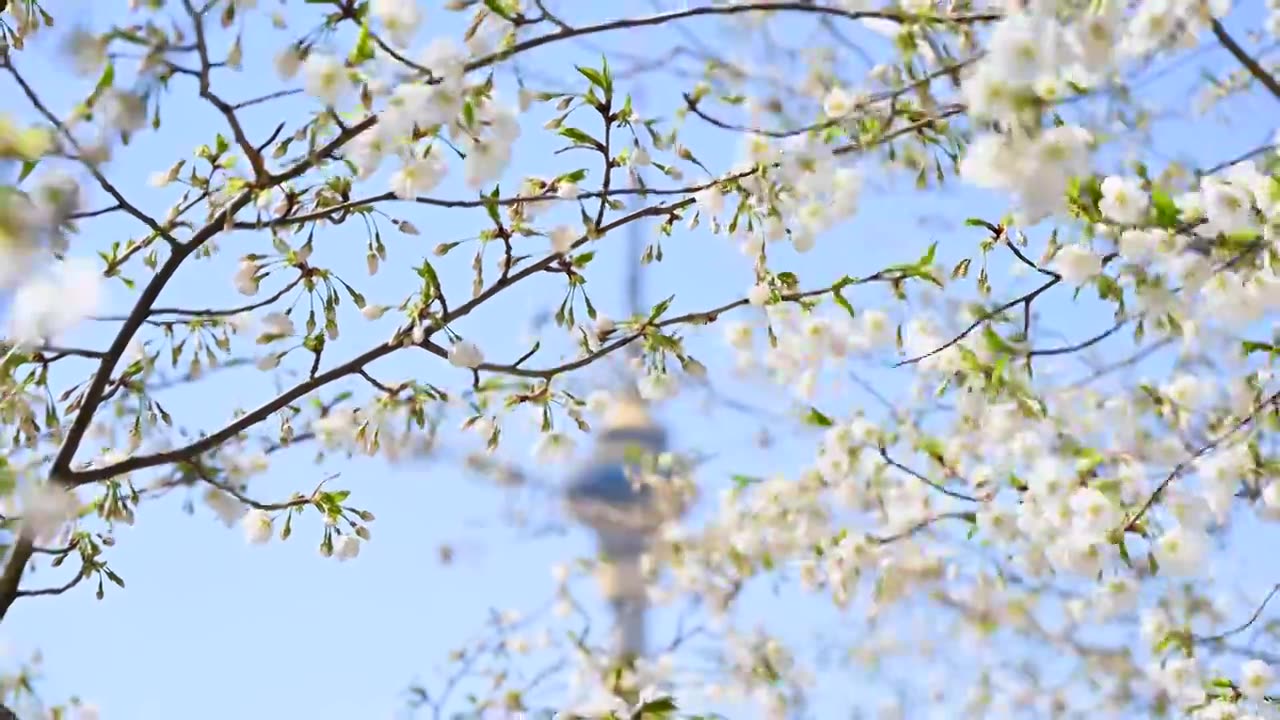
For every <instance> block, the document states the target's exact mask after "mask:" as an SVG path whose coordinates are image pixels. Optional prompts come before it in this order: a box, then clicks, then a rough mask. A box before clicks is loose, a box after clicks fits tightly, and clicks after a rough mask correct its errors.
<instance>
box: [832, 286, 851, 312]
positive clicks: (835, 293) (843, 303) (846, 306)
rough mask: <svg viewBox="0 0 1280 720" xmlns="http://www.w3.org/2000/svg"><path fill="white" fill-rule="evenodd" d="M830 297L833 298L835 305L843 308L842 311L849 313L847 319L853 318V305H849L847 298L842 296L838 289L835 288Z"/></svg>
mask: <svg viewBox="0 0 1280 720" xmlns="http://www.w3.org/2000/svg"><path fill="white" fill-rule="evenodd" d="M831 297H833V298H835V301H836V304H837V305H839V306H840V307H842V308H844V311H845V312H847V313H849V317H855V313H854V312H853V305H850V304H849V300H848V298H846V297H845V296H844V293H842V292H840V289H839V288H835V289H833V290H832V291H831Z"/></svg>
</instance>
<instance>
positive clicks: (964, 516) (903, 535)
mask: <svg viewBox="0 0 1280 720" xmlns="http://www.w3.org/2000/svg"><path fill="white" fill-rule="evenodd" d="M977 517H978V516H977V515H975V514H974V513H971V512H949V513H942V514H940V515H934V516H932V517H928V518H925V519H924V520H921V521H919V522H917V523H915V524H914V525H912V526H911V527H909V528H907V529H906V530H903V531H901V532H896V533H893V534H892V535H867V540H869V541H871V542H873V543H875V544H876V545H888V544H889V543H894V542H897V541H899V540H905V539H907V538H909V537H912V536H914V535H916V534H918V533H920V532H921V531H923V530H926V529H928V528H930V527H932V526H933V524H934V523H936V522H938V521H939V520H963V521H965V522H967V523H973V522H976V520H977Z"/></svg>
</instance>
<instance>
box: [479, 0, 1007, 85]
mask: <svg viewBox="0 0 1280 720" xmlns="http://www.w3.org/2000/svg"><path fill="white" fill-rule="evenodd" d="M753 12H798V13H809V14H814V15H826V16H829V17H839V18H845V19H848V20H872V19H875V20H887V21H890V22H897V23H911V22H939V23H950V24H954V25H975V24H980V23H988V22H996V21H998V20H1000V19H1002V18H1003V17H1004V14H1003V13H958V14H954V15H917V14H913V13H903V12H880V11H853V10H843V9H840V8H837V7H831V6H826V5H815V4H813V3H812V2H805V1H804V0H796V1H793V2H757V3H740V4H736V5H706V6H700V7H694V8H685V9H683V10H675V11H672V12H666V13H658V14H655V15H650V16H648V17H640V18H623V19H619V20H609V21H607V22H602V23H599V24H596V25H584V26H582V27H577V28H573V29H572V30H564V29H561V30H559V31H558V32H554V33H548V34H546V35H542V36H540V37H536V38H530V39H528V40H524V41H522V42H518V43H516V44H514V45H512V46H511V47H509V48H507V49H505V50H499V51H498V52H495V53H492V54H490V55H486V56H484V57H481V58H478V59H477V60H474V61H472V62H471V63H468V65H467V69H468V70H474V69H476V68H479V67H488V66H489V65H492V64H494V63H497V62H501V61H502V60H506V59H507V58H510V57H512V56H514V55H519V54H521V53H524V52H528V51H529V50H533V49H535V48H539V47H542V46H543V45H548V44H550V43H554V42H559V41H561V40H568V39H570V38H575V37H583V36H585V35H596V34H599V33H605V32H612V31H615V30H629V29H632V28H640V27H652V26H654V25H665V24H667V23H670V22H673V21H676V20H685V19H688V18H695V17H712V16H729V15H744V14H746V13H753Z"/></svg>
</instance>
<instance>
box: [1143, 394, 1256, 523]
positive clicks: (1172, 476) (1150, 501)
mask: <svg viewBox="0 0 1280 720" xmlns="http://www.w3.org/2000/svg"><path fill="white" fill-rule="evenodd" d="M1277 401H1280V392H1276V393H1272V394H1271V395H1270V396H1268V397H1267V399H1265V400H1263V401H1262V402H1261V403H1259V404H1258V405H1257V407H1255V408H1253V410H1251V411H1249V414H1248V415H1245V416H1244V417H1243V418H1241V419H1240V420H1239V421H1237V422H1236V423H1235V424H1234V425H1232V426H1231V427H1230V428H1228V429H1227V430H1226V432H1223V433H1222V434H1220V435H1218V437H1216V438H1214V439H1213V440H1210V441H1209V442H1207V443H1205V444H1204V445H1202V446H1200V449H1199V450H1196V451H1195V452H1194V453H1192V454H1191V456H1190V457H1188V458H1186V459H1184V460H1183V461H1182V462H1180V463H1178V464H1177V465H1175V466H1174V468H1173V470H1172V471H1170V472H1169V474H1168V475H1167V476H1166V477H1165V479H1164V480H1161V481H1160V484H1159V485H1158V486H1157V487H1156V489H1155V491H1154V492H1152V493H1151V495H1149V496H1147V499H1146V501H1145V502H1143V503H1142V505H1141V506H1140V507H1139V508H1138V511H1137V512H1135V513H1134V514H1133V516H1132V517H1130V518H1129V519H1128V520H1126V521H1125V522H1124V524H1123V525H1121V526H1120V527H1121V529H1122V530H1124V531H1126V532H1127V531H1132V530H1134V529H1135V528H1136V527H1137V523H1138V521H1139V520H1141V519H1142V517H1143V516H1144V515H1146V514H1147V511H1148V510H1150V509H1151V507H1152V506H1153V505H1155V504H1156V501H1157V500H1159V499H1160V496H1161V495H1163V494H1164V491H1165V490H1166V489H1167V488H1168V487H1169V485H1171V484H1172V483H1173V481H1174V480H1176V479H1178V478H1179V477H1181V476H1182V475H1183V474H1184V473H1186V472H1187V470H1189V469H1191V466H1192V464H1194V463H1195V461H1196V460H1199V459H1200V458H1201V457H1204V456H1205V455H1206V454H1208V453H1210V452H1212V451H1213V450H1214V449H1216V448H1217V447H1218V446H1219V445H1221V444H1222V443H1223V442H1225V441H1226V440H1227V439H1228V438H1230V437H1231V436H1232V435H1235V434H1236V433H1237V432H1240V431H1241V430H1243V429H1244V428H1246V427H1248V426H1249V425H1250V424H1251V423H1253V421H1254V420H1255V419H1257V416H1258V414H1259V413H1261V412H1262V411H1264V410H1266V409H1267V408H1268V407H1271V406H1273V405H1275V404H1276V402H1277Z"/></svg>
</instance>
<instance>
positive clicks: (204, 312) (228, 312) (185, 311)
mask: <svg viewBox="0 0 1280 720" xmlns="http://www.w3.org/2000/svg"><path fill="white" fill-rule="evenodd" d="M303 277H304V275H299V276H298V277H296V278H294V279H293V280H291V281H289V284H288V285H285V286H284V287H282V288H280V289H279V290H277V291H276V292H274V293H272V294H271V295H269V296H267V297H266V298H264V299H262V300H258V301H256V302H252V303H249V304H247V305H241V306H239V307H233V308H225V309H222V310H217V309H213V308H208V309H198V310H197V309H191V308H177V307H174V308H152V309H151V311H150V312H148V313H147V315H148V317H154V316H156V315H179V316H184V317H195V318H212V317H233V316H235V315H239V314H241V313H246V312H252V311H254V310H258V309H260V308H264V307H266V306H268V305H270V304H272V303H274V302H276V301H277V300H279V299H280V298H282V297H284V296H285V294H286V293H288V292H289V291H290V290H292V289H294V288H295V287H297V286H298V283H300V282H302V278H303ZM93 319H94V320H97V321H100V322H123V321H125V320H128V317H127V316H120V315H103V316H95V317H94V318H93Z"/></svg>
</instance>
